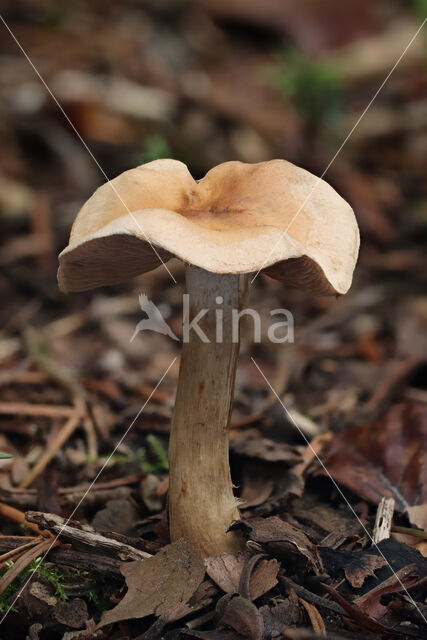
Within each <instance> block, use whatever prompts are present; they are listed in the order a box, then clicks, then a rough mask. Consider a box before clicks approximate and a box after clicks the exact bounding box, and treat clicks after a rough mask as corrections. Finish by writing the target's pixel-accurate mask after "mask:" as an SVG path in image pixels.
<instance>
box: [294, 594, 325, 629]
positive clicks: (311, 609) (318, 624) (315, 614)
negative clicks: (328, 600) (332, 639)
mask: <svg viewBox="0 0 427 640" xmlns="http://www.w3.org/2000/svg"><path fill="white" fill-rule="evenodd" d="M299 600H300V602H301V604H302V606H303V607H304V609H305V610H306V611H307V615H308V617H309V618H310V622H311V626H312V627H313V629H314V631H316V633H318V634H319V635H320V636H326V627H325V623H324V622H323V618H322V616H321V615H320V613H319V611H318V609H317V608H316V607H315V606H314V604H311V603H310V602H307V601H306V600H304V598H300V599H299Z"/></svg>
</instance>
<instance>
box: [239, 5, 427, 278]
mask: <svg viewBox="0 0 427 640" xmlns="http://www.w3.org/2000/svg"><path fill="white" fill-rule="evenodd" d="M426 22H427V17H426V18H424V20H423V21H422V23H421V25H420V26H419V27H418V29H417V31H416V32H415V33H414V35H413V36H412V38H411V39H410V41H409V42H408V44H407V45H406V47H405V48H404V50H403V51H402V53H401V54H400V56H399V57H398V59H397V60H396V62H395V63H394V65H393V66H392V68H391V69H390V71H389V72H388V74H387V75H386V77H385V78H384V80H383V81H382V82H381V84H380V86H379V87H378V89H377V90H376V92H375V93H374V95H373V96H372V98H371V99H370V101H369V102H368V104H367V105H366V107H365V108H364V110H363V111H362V113H361V114H360V116H359V117H358V119H357V120H356V123H355V124H354V125H353V126H352V128H351V129H350V131H349V133H348V134H347V136H346V137H345V138H344V141H343V142H342V143H341V145H340V146H339V148H338V150H337V151H336V153H335V155H334V156H333V157H332V160H331V161H330V162H329V164H328V165H327V167H326V169H325V170H324V171H323V173H322V175H321V176H319V177H318V178H317V180H316V182H315V184H314V187H313V188H312V190H311V191H310V192H309V194H308V196H307V197H306V199H305V200H304V202H303V203H302V205H301V206H300V207H299V209H298V211H297V212H296V213H295V214H294V216H293V217H292V218H291V221H290V222H289V224H288V225H287V227H286V229H285V230H284V231H282V233H281V234H280V237H279V239H278V240H277V242H276V243H275V245H274V246H273V248H272V249H271V251H270V253H269V254H268V256H267V257H266V259H265V260H264V262H263V264H262V267H260V268H259V269H258V271H257V272H256V274H255V275H254V277H253V278H252V280H251V284H252V283H253V281H254V280H255V278H256V277H257V276H258V274H259V272H260V271H262V270H263V269H264V267H265V265H266V263H267V262H268V259H269V257H270V256H271V254H272V253H274V250H275V249H276V247H277V245H278V244H279V243H280V242H281V240H282V238H283V236H284V235H285V233H286V232H287V231H288V230H289V227H290V226H291V225H292V224H293V223H294V222H295V220H296V219H297V217H298V216H299V214H300V213H301V211H302V209H303V208H304V206H305V205H306V204H307V202H308V201H309V199H310V198H311V196H312V195H313V193H314V192H315V191H316V189H317V187H318V185H319V184H320V182H321V181H322V178H323V177H324V176H325V174H326V173H327V171H328V170H329V169H330V168H331V166H332V164H333V163H334V162H335V160H336V159H337V157H338V155H339V154H340V153H341V151H342V150H343V148H344V146H345V145H346V144H347V142H348V140H349V138H350V136H351V135H352V134H353V133H354V131H355V130H356V128H357V127H358V126H359V124H360V122H361V120H362V118H363V117H364V116H365V115H366V113H367V111H368V110H369V109H370V107H371V106H372V103H373V102H374V100H375V99H376V98H377V96H378V94H379V93H380V91H381V90H382V88H383V87H384V85H385V84H386V83H387V81H388V80H389V78H390V76H391V75H392V73H393V72H394V71H395V69H396V67H397V65H398V64H399V63H400V61H401V60H402V58H403V57H404V55H405V54H406V52H407V51H408V49H409V47H410V46H411V45H412V43H413V42H414V40H415V38H416V37H417V36H418V34H419V33H420V31H421V29H422V28H423V27H424V25H425V23H426Z"/></svg>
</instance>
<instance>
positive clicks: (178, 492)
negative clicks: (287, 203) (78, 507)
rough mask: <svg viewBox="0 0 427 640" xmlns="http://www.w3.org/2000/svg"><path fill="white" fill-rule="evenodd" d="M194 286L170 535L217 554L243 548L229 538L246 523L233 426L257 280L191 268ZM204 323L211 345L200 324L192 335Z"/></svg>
mask: <svg viewBox="0 0 427 640" xmlns="http://www.w3.org/2000/svg"><path fill="white" fill-rule="evenodd" d="M186 284H187V292H188V294H189V298H188V300H189V305H188V306H189V309H187V310H186V308H185V306H184V336H183V347H182V354H181V366H180V371H179V380H178V389H177V394H176V400H175V409H174V415H173V420H172V428H171V436H170V443H169V466H170V478H169V520H170V533H171V539H172V540H176V539H177V538H180V537H185V538H187V539H188V541H189V543H190V545H191V547H192V549H193V550H195V551H197V552H199V553H200V554H202V555H203V556H211V555H216V554H219V553H222V552H224V551H231V552H234V551H236V550H238V549H239V548H240V546H241V540H240V537H239V535H238V534H236V533H234V532H230V533H227V529H228V527H229V526H230V524H231V523H232V522H233V520H236V519H238V518H239V511H238V508H237V500H236V498H235V497H234V495H233V485H232V483H231V476H230V467H229V460H228V455H229V439H228V426H229V421H230V414H231V409H232V402H233V393H234V380H235V374H236V362H237V357H238V353H239V338H238V315H237V314H238V312H239V311H240V310H241V309H242V308H243V306H245V303H246V300H247V292H248V287H249V276H248V275H221V274H215V273H210V272H208V271H205V270H204V269H200V268H198V267H191V266H187V267H186ZM186 314H187V316H188V317H187V318H186V317H185V316H186ZM199 314H200V316H199ZM198 316H199V317H198ZM233 316H234V320H233ZM196 319H197V320H198V322H197V325H198V327H199V328H200V329H201V331H202V332H203V334H204V335H205V336H206V338H207V339H208V342H206V341H204V338H203V334H201V333H198V332H196V330H195V329H194V328H193V326H194V325H193V326H191V328H190V330H189V331H188V330H187V331H186V329H185V327H186V323H188V322H192V321H193V320H194V321H195V320H196ZM233 323H234V332H233ZM187 326H188V325H187ZM233 333H234V335H233ZM236 334H237V335H236Z"/></svg>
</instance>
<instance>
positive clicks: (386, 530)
mask: <svg viewBox="0 0 427 640" xmlns="http://www.w3.org/2000/svg"><path fill="white" fill-rule="evenodd" d="M393 513H394V498H381V502H380V503H379V505H378V509H377V515H376V518H375V524H374V529H373V531H372V545H373V546H375V545H377V544H378V543H379V542H381V540H387V539H388V538H389V537H390V529H391V522H392V520H393Z"/></svg>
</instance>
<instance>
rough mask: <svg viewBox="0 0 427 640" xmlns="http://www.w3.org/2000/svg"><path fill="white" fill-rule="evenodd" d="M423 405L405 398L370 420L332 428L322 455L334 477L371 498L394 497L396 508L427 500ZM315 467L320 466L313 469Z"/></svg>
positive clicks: (425, 414) (426, 417)
mask: <svg viewBox="0 0 427 640" xmlns="http://www.w3.org/2000/svg"><path fill="white" fill-rule="evenodd" d="M426 439H427V405H425V404H423V403H421V402H414V401H406V402H403V403H400V404H397V405H394V406H393V407H391V409H390V410H389V411H387V412H386V413H385V414H384V415H383V416H382V417H381V418H380V419H378V420H377V421H376V422H374V424H367V425H364V426H362V427H355V428H353V429H347V430H346V431H344V432H342V433H339V434H337V435H336V436H335V437H334V439H333V440H332V441H331V442H330V444H329V446H327V448H326V450H325V453H324V454H323V456H322V459H323V462H324V465H325V467H326V468H327V469H328V471H329V473H330V474H331V475H332V477H333V478H334V480H336V481H337V482H339V483H340V484H342V485H344V486H346V487H347V488H349V489H350V490H351V491H353V492H354V493H356V494H357V495H358V496H360V497H362V498H364V499H365V500H368V501H369V502H371V503H373V504H378V503H379V502H380V500H381V498H383V497H386V498H394V499H395V501H396V509H398V510H399V511H401V512H403V511H405V510H406V509H407V507H408V505H410V506H417V505H422V504H425V503H426V502H427V464H426V461H425V458H424V450H423V448H422V447H420V443H422V442H425V441H426ZM319 473H323V471H321V470H319Z"/></svg>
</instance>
